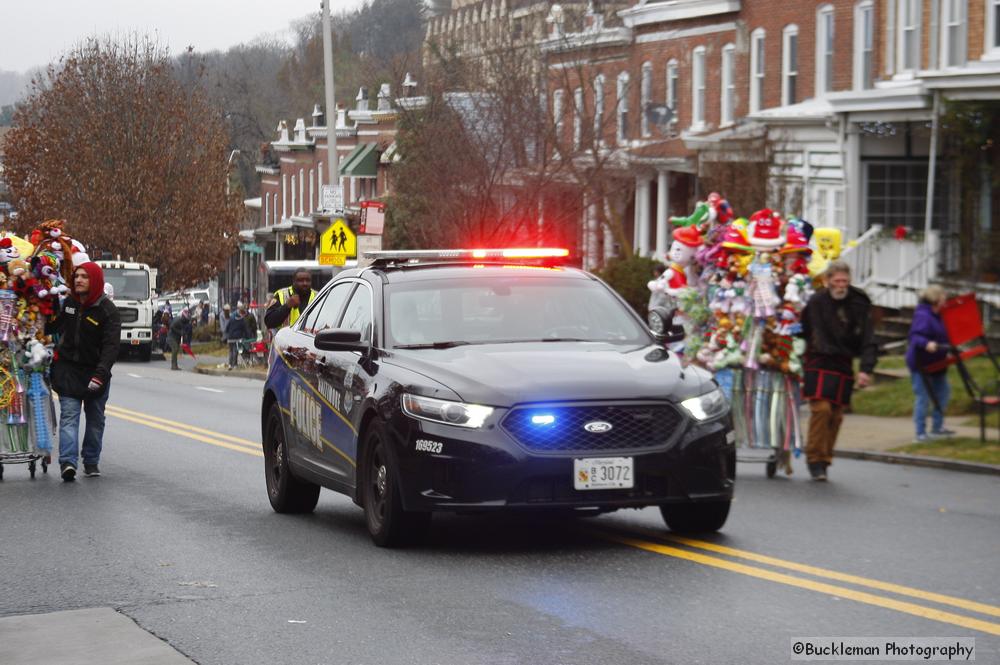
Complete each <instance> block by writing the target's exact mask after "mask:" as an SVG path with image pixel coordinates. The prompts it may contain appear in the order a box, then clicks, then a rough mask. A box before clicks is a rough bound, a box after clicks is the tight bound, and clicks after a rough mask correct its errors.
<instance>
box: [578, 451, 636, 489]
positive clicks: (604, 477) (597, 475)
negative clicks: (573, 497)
mask: <svg viewBox="0 0 1000 665" xmlns="http://www.w3.org/2000/svg"><path fill="white" fill-rule="evenodd" d="M634 462H635V458H632V457H583V458H576V459H574V460H573V488H574V489H578V490H617V489H628V488H630V487H634V486H635V463H634Z"/></svg>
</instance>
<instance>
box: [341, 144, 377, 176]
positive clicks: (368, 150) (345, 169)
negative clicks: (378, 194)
mask: <svg viewBox="0 0 1000 665" xmlns="http://www.w3.org/2000/svg"><path fill="white" fill-rule="evenodd" d="M377 147H378V144H376V143H361V144H359V145H358V147H356V148H355V149H354V150H352V151H351V153H350V154H349V155H347V157H345V158H344V161H343V162H341V164H340V175H342V176H344V177H347V178H374V177H375V169H376V168H377V167H378V153H377V152H376V151H375V149H376V148H377Z"/></svg>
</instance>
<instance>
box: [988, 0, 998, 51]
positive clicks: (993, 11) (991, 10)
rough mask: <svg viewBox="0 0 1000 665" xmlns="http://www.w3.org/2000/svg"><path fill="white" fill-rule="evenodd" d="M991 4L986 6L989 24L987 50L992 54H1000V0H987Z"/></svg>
mask: <svg viewBox="0 0 1000 665" xmlns="http://www.w3.org/2000/svg"><path fill="white" fill-rule="evenodd" d="M986 1H987V2H988V3H989V6H988V7H987V8H986V12H987V14H988V16H987V17H986V23H987V24H988V26H987V27H988V30H987V33H988V34H987V37H986V39H987V41H986V50H987V52H989V53H990V55H992V56H994V57H996V56H1000V0H986Z"/></svg>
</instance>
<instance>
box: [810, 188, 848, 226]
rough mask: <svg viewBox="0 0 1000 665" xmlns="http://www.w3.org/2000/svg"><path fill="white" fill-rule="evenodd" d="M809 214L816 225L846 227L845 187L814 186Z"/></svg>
mask: <svg viewBox="0 0 1000 665" xmlns="http://www.w3.org/2000/svg"><path fill="white" fill-rule="evenodd" d="M809 214H810V215H811V217H810V219H811V220H812V221H813V225H814V226H816V227H824V226H832V227H834V228H838V229H845V228H846V226H845V217H844V188H843V187H832V186H826V185H819V186H815V187H813V188H812V200H811V201H810V206H809Z"/></svg>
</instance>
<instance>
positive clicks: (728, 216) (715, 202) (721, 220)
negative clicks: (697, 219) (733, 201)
mask: <svg viewBox="0 0 1000 665" xmlns="http://www.w3.org/2000/svg"><path fill="white" fill-rule="evenodd" d="M707 203H708V209H709V213H708V217H709V219H710V220H711V222H712V223H713V224H714V225H719V226H723V225H725V224H728V223H729V222H731V221H732V220H733V216H734V213H733V207H732V206H731V205H729V201H727V200H726V199H724V198H722V196H721V195H720V194H719V193H718V192H712V193H711V194H709V195H708V201H707Z"/></svg>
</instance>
